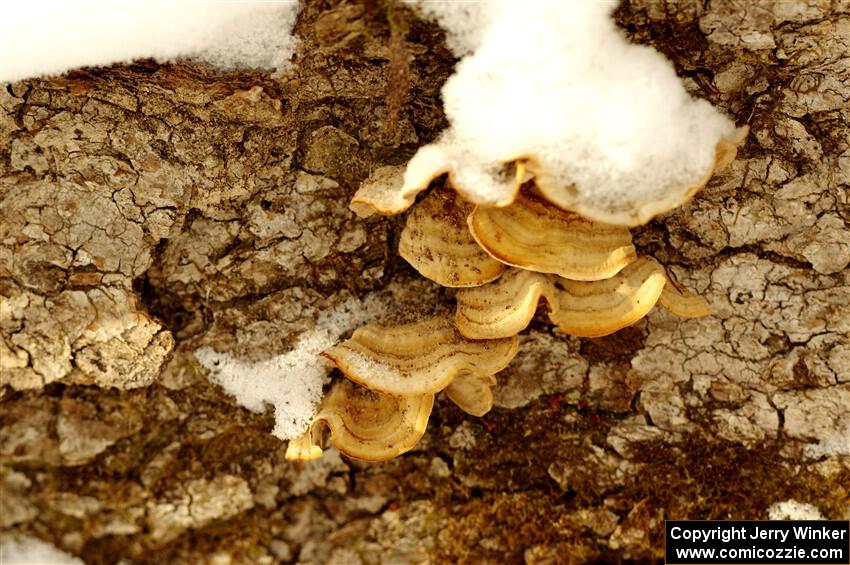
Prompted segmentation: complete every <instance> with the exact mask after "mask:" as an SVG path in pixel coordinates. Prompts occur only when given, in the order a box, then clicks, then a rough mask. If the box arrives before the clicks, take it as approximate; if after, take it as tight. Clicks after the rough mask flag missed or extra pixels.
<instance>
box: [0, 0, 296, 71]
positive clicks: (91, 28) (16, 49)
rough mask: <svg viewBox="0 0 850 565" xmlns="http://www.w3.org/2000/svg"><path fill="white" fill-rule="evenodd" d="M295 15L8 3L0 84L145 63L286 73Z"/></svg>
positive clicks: (202, 3) (140, 1)
mask: <svg viewBox="0 0 850 565" xmlns="http://www.w3.org/2000/svg"><path fill="white" fill-rule="evenodd" d="M299 9H300V4H299V2H298V0H271V1H269V0H263V1H247V2H243V1H226V0H217V1H216V0H213V1H209V0H181V1H172V0H128V1H122V2H115V1H113V0H75V1H74V2H68V1H67V0H39V1H33V2H11V3H9V4H8V5H7V6H4V9H3V21H4V22H5V24H4V25H3V26H2V29H0V82H12V81H17V80H22V79H26V78H33V77H39V76H44V75H54V74H59V73H63V72H65V71H67V70H70V69H74V68H78V67H83V66H97V65H108V64H112V63H119V62H130V61H132V60H133V59H140V58H147V57H152V58H154V59H156V60H157V61H160V62H163V61H169V60H172V59H176V58H178V57H188V58H192V59H195V60H197V61H200V62H204V63H209V64H211V65H213V66H215V67H216V68H219V69H222V70H228V69H233V68H262V69H284V68H286V67H287V66H288V64H289V58H290V57H291V56H292V54H293V53H294V51H295V45H296V40H295V38H294V37H292V27H293V25H294V24H295V17H296V16H297V15H298V11H299Z"/></svg>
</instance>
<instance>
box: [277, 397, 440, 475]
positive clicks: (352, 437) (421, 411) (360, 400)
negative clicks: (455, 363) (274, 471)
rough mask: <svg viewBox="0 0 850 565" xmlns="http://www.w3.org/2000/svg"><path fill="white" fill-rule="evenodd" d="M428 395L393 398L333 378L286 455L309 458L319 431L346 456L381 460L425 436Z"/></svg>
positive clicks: (430, 400) (430, 399) (431, 401)
mask: <svg viewBox="0 0 850 565" xmlns="http://www.w3.org/2000/svg"><path fill="white" fill-rule="evenodd" d="M433 405H434V395H433V394H425V395H417V396H405V397H395V396H387V395H384V394H379V393H377V392H374V391H370V390H367V389H365V388H363V387H360V386H357V385H356V384H354V383H352V382H351V381H346V380H342V381H338V382H337V383H335V384H334V385H333V387H332V388H331V390H330V392H328V394H327V395H326V396H325V398H324V399H323V400H322V406H321V408H320V409H319V413H318V414H317V415H316V417H315V418H314V420H313V423H312V424H311V425H310V429H309V430H308V431H307V433H306V434H304V435H303V436H301V437H299V438H297V439H295V440H293V441H291V442H290V444H289V447H288V448H287V451H286V458H287V459H302V460H309V459H315V458H316V457H317V456H318V455H316V452H317V450H318V454H321V446H320V443H321V439H320V438H321V435H322V434H321V432H322V429H323V428H324V427H325V426H326V427H327V428H329V429H330V432H331V433H330V442H331V444H333V446H334V447H336V448H337V449H339V451H340V452H341V453H343V454H345V455H347V456H348V457H351V458H353V459H360V460H363V461H386V460H388V459H392V458H393V457H396V456H398V455H401V454H402V453H404V452H406V451H409V450H410V449H412V448H413V447H414V446H415V445H416V444H417V443H418V442H419V440H420V439H421V438H422V436H423V435H424V434H425V428H426V427H427V425H428V417H429V416H430V415H431V408H432V407H433Z"/></svg>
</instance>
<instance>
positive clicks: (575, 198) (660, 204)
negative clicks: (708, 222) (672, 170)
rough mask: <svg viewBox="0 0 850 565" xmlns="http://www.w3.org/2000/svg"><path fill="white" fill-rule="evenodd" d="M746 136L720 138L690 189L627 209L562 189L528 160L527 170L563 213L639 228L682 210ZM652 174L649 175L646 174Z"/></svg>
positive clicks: (571, 188) (731, 158)
mask: <svg viewBox="0 0 850 565" xmlns="http://www.w3.org/2000/svg"><path fill="white" fill-rule="evenodd" d="M748 133H749V128H748V127H747V126H743V127H739V128H737V129H736V130H735V134H734V135H733V136H732V137H730V138H721V139H720V141H718V142H717V145H716V146H715V148H714V162H713V163H712V164H711V166H710V167H709V168H708V170H707V171H706V172H705V174H704V175H703V176H702V178H701V179H700V180H699V181H698V182H697V183H696V184H694V185H692V186H683V187H681V189H678V190H671V191H669V192H668V193H667V194H666V196H665V197H664V198H654V199H652V200H645V201H634V202H631V203H629V205H628V206H623V207H618V208H612V207H603V206H601V205H600V201H599V199H598V198H596V197H595V195H594V194H593V193H588V194H587V195H584V196H583V195H581V194H580V193H579V192H578V191H577V190H576V188H575V186H573V185H567V186H565V185H564V184H563V183H562V182H559V181H557V180H556V179H555V175H553V174H551V173H550V172H549V171H547V170H546V169H545V168H544V167H543V166H542V164H541V163H540V161H539V160H537V159H534V158H533V157H532V158H529V159H528V169H529V171H530V172H531V174H532V176H533V177H534V180H535V182H536V184H537V188H538V190H540V193H541V194H542V195H543V196H544V197H545V198H546V199H547V200H549V201H550V202H552V203H553V204H555V205H556V206H559V207H561V208H563V209H565V210H573V211H575V212H577V213H579V214H581V215H582V216H584V217H586V218H589V219H591V220H594V221H597V222H604V223H607V224H611V225H617V226H629V227H633V226H640V225H643V224H645V223H647V222H648V221H650V220H651V219H652V218H654V217H655V216H657V215H658V214H663V213H664V212H669V211H670V210H672V209H673V208H676V207H678V206H681V205H682V204H684V203H686V202H687V201H688V200H690V199H691V198H693V196H694V195H695V194H696V193H697V192H699V191H700V190H701V189H702V188H703V187H704V186H705V185H706V184H707V183H708V181H709V180H710V179H711V177H712V176H713V175H714V173H715V172H716V171H718V170H720V169H722V168H724V167H726V166H727V165H729V164H730V163H731V162H732V161H734V160H735V156H736V155H737V152H738V146H739V145H740V144H741V143H742V142H743V141H744V139H746V137H747V134H748ZM648 173H650V174H651V171H648Z"/></svg>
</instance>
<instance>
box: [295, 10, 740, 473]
mask: <svg viewBox="0 0 850 565" xmlns="http://www.w3.org/2000/svg"><path fill="white" fill-rule="evenodd" d="M412 6H414V8H415V9H418V10H419V11H420V13H421V14H423V15H424V16H425V17H431V18H436V19H437V20H438V21H439V23H440V24H441V25H442V26H443V27H444V28H446V31H447V35H448V38H449V47H450V48H451V49H453V50H454V49H456V50H455V54H456V55H458V56H459V57H464V59H463V61H462V62H461V63H460V64H458V65H457V70H456V73H455V75H453V76H452V77H450V79H449V80H448V81H447V82H446V84H445V86H444V88H443V91H442V97H443V101H444V108H445V110H446V116H447V118H448V120H449V124H450V126H449V128H448V129H447V130H446V131H445V132H443V134H442V135H441V137H440V138H439V139H438V140H436V141H435V142H433V143H431V144H428V145H425V146H423V147H420V148H419V149H418V151H417V152H416V154H415V155H414V156H413V157H412V158H411V159H410V160H409V161H408V163H407V165H406V166H404V167H399V166H389V167H382V168H380V169H377V170H375V171H374V172H373V173H372V174H371V176H370V177H369V178H368V179H367V180H366V181H365V182H364V183H363V184H362V185H361V186H360V188H359V189H358V191H357V192H356V194H355V195H354V198H353V199H352V201H351V204H350V208H351V210H352V211H354V212H355V213H356V214H357V215H358V216H361V217H367V216H370V215H373V214H379V215H396V214H400V213H402V212H404V211H405V210H407V209H408V208H410V207H411V206H414V203H415V202H416V200H417V197H418V195H419V194H420V193H422V192H423V191H426V190H427V189H428V188H429V187H430V186H431V185H432V184H436V183H435V182H434V181H436V180H437V179H438V178H440V177H443V176H445V178H446V180H445V181H443V182H442V186H440V187H435V188H433V189H432V190H431V192H430V193H429V194H426V195H425V197H424V198H422V199H421V200H420V201H419V203H418V204H416V205H415V207H414V209H413V210H412V211H411V213H410V214H409V216H408V218H407V222H406V225H405V228H404V231H403V232H402V235H401V239H400V243H399V254H400V255H401V256H402V257H403V258H404V259H405V260H407V261H408V262H409V263H410V264H411V265H412V266H413V267H414V268H415V269H416V270H417V271H418V272H419V273H420V274H422V275H423V276H425V277H426V278H428V279H430V280H432V281H435V282H437V283H438V284H440V285H442V286H445V287H455V288H459V290H458V291H457V293H456V301H457V305H456V311H455V316H454V318H453V319H439V318H438V319H430V320H425V321H421V322H416V323H412V324H404V325H399V326H394V327H390V326H379V325H369V326H365V327H363V328H360V329H359V330H357V331H355V332H354V334H353V336H352V337H351V339H349V340H347V341H345V342H343V343H341V344H339V345H336V346H334V347H331V348H330V349H328V350H326V351H325V352H324V353H322V355H324V356H325V357H326V358H328V359H330V360H331V361H332V362H333V363H334V364H335V365H336V366H337V367H338V368H339V369H340V370H341V371H342V373H343V374H344V376H345V377H346V378H347V379H348V381H343V382H347V383H348V384H344V385H343V384H337V385H334V388H333V389H332V391H331V393H330V394H329V395H328V398H326V400H325V403H324V404H323V405H322V410H321V412H320V414H319V416H317V417H316V420H315V421H314V423H313V425H311V427H310V430H309V431H308V433H307V434H306V435H305V436H304V437H302V438H300V439H298V440H295V441H293V443H292V444H290V451H288V452H287V455H288V456H290V455H291V456H292V457H293V458H301V459H308V458H312V457H316V456H317V454H318V453H320V450H321V441H322V437H321V436H322V434H319V433H318V430H320V429H321V428H320V427H318V426H319V424H320V423H325V424H326V425H327V426H328V427H329V428H330V429H331V438H330V440H331V443H333V444H334V445H337V447H339V448H340V450H341V451H343V452H344V453H347V454H349V455H351V456H353V457H357V458H361V459H370V460H383V459H386V458H388V457H392V456H393V455H394V454H398V453H402V452H404V451H406V450H407V449H410V447H412V445H413V443H415V441H416V440H417V439H418V438H419V437H421V435H422V433H423V431H424V427H425V423H426V422H427V418H428V414H429V413H430V409H431V403H432V402H433V395H435V394H436V393H438V392H439V391H441V390H444V391H445V392H446V395H447V396H448V397H449V399H450V400H452V401H453V402H455V403H456V404H457V405H458V406H459V407H460V408H461V409H463V410H465V411H466V412H468V413H469V414H472V415H476V416H480V415H483V414H485V413H486V412H487V411H489V410H490V409H491V407H492V405H493V392H492V386H493V385H494V384H495V379H496V377H495V375H496V373H498V372H499V371H501V370H502V369H504V368H505V367H506V366H507V365H508V363H509V362H510V361H511V359H512V358H513V357H514V355H515V354H516V351H517V346H518V345H517V344H518V341H517V334H519V333H520V332H521V331H523V330H524V329H525V328H526V326H528V324H529V323H531V321H532V319H533V318H534V316H535V314H536V312H537V311H538V308H539V307H540V301H541V300H540V299H541V298H544V299H545V303H546V309H547V315H548V318H549V320H550V321H551V322H552V323H553V324H554V325H555V326H557V328H558V330H559V331H561V332H563V333H567V334H571V335H574V336H580V337H599V336H604V335H607V334H610V333H612V332H615V331H617V330H619V329H621V328H623V327H626V326H628V325H631V324H634V323H636V322H637V321H638V320H640V319H641V318H643V317H644V316H646V315H647V313H648V312H649V311H650V310H651V309H652V308H653V307H654V306H655V305H656V304H658V303H660V304H661V305H662V306H663V307H665V308H666V309H667V310H669V311H670V312H671V313H673V314H675V315H678V316H684V317H698V316H705V315H708V314H709V313H710V309H709V306H708V303H707V302H706V301H705V300H704V299H702V298H700V297H699V296H697V295H695V294H692V293H691V292H689V291H687V290H685V289H683V288H682V287H681V286H679V285H678V283H677V282H676V281H675V280H674V279H673V278H672V276H671V275H670V274H668V272H667V271H666V269H665V267H664V266H662V265H661V264H660V263H658V262H657V261H656V260H655V259H653V258H651V257H639V256H638V253H637V250H636V249H635V247H634V245H633V244H632V238H631V234H630V233H629V228H630V227H633V226H637V225H641V224H645V223H646V222H648V221H649V220H650V219H652V218H653V217H654V216H656V215H658V214H661V213H664V212H667V211H669V210H671V209H673V208H674V207H676V206H679V205H681V204H683V203H684V202H686V201H687V200H688V199H690V198H691V197H693V195H694V194H695V193H696V192H697V191H699V190H700V189H701V188H702V187H703V186H705V185H706V184H707V183H708V181H709V180H710V178H711V176H712V175H713V174H714V172H715V171H717V170H719V169H721V168H723V167H725V166H727V165H728V164H729V163H731V162H732V160H733V159H734V158H735V155H736V152H737V149H738V146H739V145H740V144H741V143H742V142H743V140H744V138H745V137H746V135H747V132H748V128H747V127H746V126H744V127H740V128H736V127H735V124H734V123H732V121H731V120H730V119H728V118H727V117H725V116H723V115H721V114H720V113H719V112H717V111H716V110H715V109H714V108H712V107H711V105H710V104H708V103H707V102H706V101H704V100H697V99H694V98H692V97H691V96H690V95H689V94H688V92H687V91H686V90H685V89H684V87H683V86H682V84H681V82H680V80H679V78H678V77H677V75H676V73H675V71H674V69H673V68H672V65H670V63H669V62H668V61H666V60H664V58H663V57H662V56H660V55H659V54H658V53H655V52H654V51H652V50H651V49H650V48H647V47H642V46H637V45H633V44H631V43H629V42H628V40H627V39H626V38H625V37H624V36H623V35H622V33H621V31H620V30H618V29H617V27H616V26H615V25H614V23H613V21H612V20H611V18H610V15H611V11H612V9H613V6H614V4H612V3H599V2H557V1H551V2H541V3H535V7H534V8H533V9H529V8H528V6H526V5H525V3H522V2H514V1H512V0H494V1H493V2H487V3H483V4H481V5H475V6H464V7H463V8H462V9H459V8H458V7H457V6H455V5H454V4H452V3H450V2H443V3H440V2H425V1H424V0H416V1H414V2H412ZM470 29H475V30H476V32H475V33H469V30H470ZM516 37H522V38H523V41H522V42H520V43H517V42H516V41H514V39H515V38H516ZM564 37H569V38H570V41H564V40H563V38H564ZM452 45H454V47H452ZM600 93H602V94H600ZM366 391H371V392H366ZM426 405H427V408H426Z"/></svg>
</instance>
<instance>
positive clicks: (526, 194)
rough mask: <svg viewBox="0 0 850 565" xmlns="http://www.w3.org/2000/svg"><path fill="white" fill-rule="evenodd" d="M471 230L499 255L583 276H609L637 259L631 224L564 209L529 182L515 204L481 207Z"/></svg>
mask: <svg viewBox="0 0 850 565" xmlns="http://www.w3.org/2000/svg"><path fill="white" fill-rule="evenodd" d="M468 222H469V231H470V232H471V233H472V235H473V237H474V238H475V240H476V241H477V242H478V244H479V245H481V247H482V248H483V249H484V250H485V251H487V253H489V254H490V255H492V256H493V258H494V259H498V260H499V261H501V262H503V263H505V264H508V265H512V266H514V267H520V268H522V269H529V270H532V271H538V272H541V273H552V274H556V275H559V276H561V277H564V278H567V279H572V280H578V281H597V280H602V279H607V278H610V277H612V276H614V275H615V274H617V273H618V272H620V270H622V269H623V267H625V266H626V265H628V264H629V263H631V262H632V261H634V260H635V259H637V252H636V251H635V248H634V246H633V245H632V237H631V234H630V233H629V230H628V228H625V227H622V226H610V225H607V224H602V223H599V222H592V221H590V220H587V219H585V218H582V217H581V216H579V215H578V214H576V213H574V212H568V211H566V210H562V209H560V208H558V207H556V206H554V205H552V204H550V203H548V202H546V201H545V200H544V199H543V198H542V197H540V196H538V195H536V194H534V193H533V192H531V190H530V187H528V186H526V187H525V188H523V190H522V191H521V192H520V194H519V197H518V198H517V199H516V200H515V201H514V203H513V204H511V205H510V206H506V207H504V208H486V207H483V206H478V207H476V208H475V210H474V211H473V212H472V214H470V216H469V220H468Z"/></svg>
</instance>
